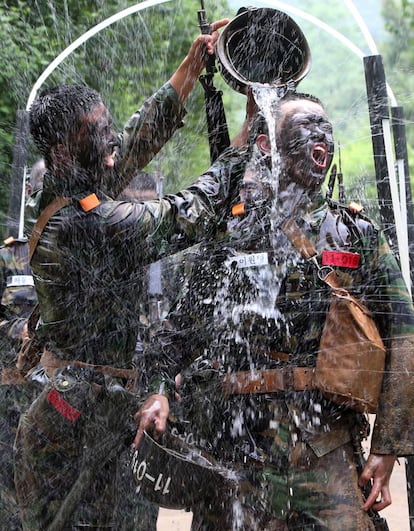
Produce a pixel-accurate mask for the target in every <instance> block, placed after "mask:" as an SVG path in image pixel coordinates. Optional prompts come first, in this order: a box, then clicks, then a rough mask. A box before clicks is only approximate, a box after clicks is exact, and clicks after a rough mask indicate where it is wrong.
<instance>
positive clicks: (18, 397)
mask: <svg viewBox="0 0 414 531" xmlns="http://www.w3.org/2000/svg"><path fill="white" fill-rule="evenodd" d="M39 392H40V391H39V389H38V388H37V387H36V386H35V385H32V384H30V383H28V384H27V385H26V384H9V385H0V529H13V531H17V530H19V529H21V528H22V526H21V520H20V514H19V507H18V504H17V496H16V488H15V484H14V469H13V444H14V439H15V436H16V431H17V426H18V423H19V418H20V415H21V414H22V413H23V412H24V411H26V410H27V409H28V408H29V405H30V404H31V402H32V401H33V400H34V399H35V397H36V395H38V394H39Z"/></svg>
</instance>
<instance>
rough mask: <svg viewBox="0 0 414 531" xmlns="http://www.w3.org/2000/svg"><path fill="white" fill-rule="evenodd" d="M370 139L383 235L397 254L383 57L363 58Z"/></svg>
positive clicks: (371, 56)
mask: <svg viewBox="0 0 414 531" xmlns="http://www.w3.org/2000/svg"><path fill="white" fill-rule="evenodd" d="M364 68H365V81H366V88H367V96H368V109H369V119H370V124H371V139H372V148H373V152H374V165H375V176H376V183H377V194H378V203H379V208H380V215H381V221H382V225H383V229H384V233H385V235H386V237H387V240H388V242H389V243H390V246H391V248H392V250H393V251H394V252H396V253H397V252H398V246H397V233H396V230H395V217H394V212H393V208H392V201H391V190H390V179H389V173H388V165H387V157H386V149H385V141H384V130H383V120H387V119H388V118H389V111H388V97H387V88H386V82H385V73H384V68H383V65H382V58H381V56H380V55H370V56H366V57H364Z"/></svg>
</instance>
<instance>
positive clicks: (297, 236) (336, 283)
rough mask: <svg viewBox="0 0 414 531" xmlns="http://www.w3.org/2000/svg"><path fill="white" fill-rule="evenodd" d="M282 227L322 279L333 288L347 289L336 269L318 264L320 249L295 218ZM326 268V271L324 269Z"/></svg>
mask: <svg viewBox="0 0 414 531" xmlns="http://www.w3.org/2000/svg"><path fill="white" fill-rule="evenodd" d="M281 229H282V230H283V232H284V233H285V234H286V236H287V237H288V239H289V241H290V243H291V244H292V245H293V247H295V249H297V250H298V251H299V252H300V254H301V255H302V256H303V258H304V259H305V260H308V261H309V262H311V263H312V264H313V265H314V267H315V268H316V269H317V270H318V276H319V278H320V279H321V280H323V281H324V282H325V283H326V284H328V286H329V287H330V288H332V289H340V288H341V289H343V291H344V292H345V291H346V290H345V288H343V286H342V283H341V280H340V278H339V276H338V275H337V273H336V271H335V270H333V269H332V268H327V269H326V268H324V267H321V266H320V265H319V264H318V262H317V261H316V257H317V255H318V251H317V250H316V248H315V246H314V245H313V243H312V242H311V241H310V240H309V238H307V237H306V236H305V234H303V232H302V231H301V230H300V228H299V226H298V224H297V223H296V221H295V220H294V219H292V218H290V219H287V220H286V221H285V222H284V223H283V224H282V226H281ZM325 269H326V271H323V270H325Z"/></svg>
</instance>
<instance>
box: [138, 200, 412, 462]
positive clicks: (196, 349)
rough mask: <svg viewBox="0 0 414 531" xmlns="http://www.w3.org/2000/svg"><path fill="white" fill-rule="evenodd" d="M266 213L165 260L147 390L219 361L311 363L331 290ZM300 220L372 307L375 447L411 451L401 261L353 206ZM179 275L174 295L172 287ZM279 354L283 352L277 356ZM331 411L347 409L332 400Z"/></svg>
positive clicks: (240, 365)
mask: <svg viewBox="0 0 414 531" xmlns="http://www.w3.org/2000/svg"><path fill="white" fill-rule="evenodd" d="M262 214H263V212H262ZM264 219H266V216H265V215H260V214H259V215H256V217H255V220H254V223H253V224H252V220H247V219H239V220H238V219H233V220H232V219H230V222H229V225H228V226H229V228H230V229H231V230H230V231H228V232H227V233H226V234H224V236H223V237H222V238H221V239H220V240H218V241H217V240H215V241H214V242H210V243H209V244H203V245H201V246H197V247H194V248H192V249H188V250H186V251H184V253H181V254H180V255H178V256H177V257H176V259H174V257H169V258H167V259H165V260H164V261H163V262H164V264H163V269H164V271H165V274H164V276H165V278H166V279H165V281H164V282H165V286H166V287H165V292H166V293H167V295H168V296H169V298H170V302H169V312H168V313H166V312H165V310H164V312H163V314H162V318H161V320H160V321H159V322H158V323H154V324H153V325H152V326H150V327H149V330H148V333H147V344H146V347H145V348H144V355H143V358H142V363H143V365H144V366H143V369H142V373H143V374H146V375H147V380H146V381H145V382H144V384H145V385H147V386H148V387H149V389H150V391H157V389H158V388H159V386H160V378H161V382H162V386H163V388H167V389H168V388H169V389H172V387H173V382H174V377H175V375H177V374H178V373H184V375H185V374H186V372H187V373H188V374H189V375H190V376H191V377H192V376H194V373H196V374H195V377H196V381H198V382H200V381H202V380H203V378H204V377H205V376H206V375H208V373H209V371H210V372H211V371H212V370H213V367H214V366H217V362H218V363H219V365H220V370H222V372H227V371H237V370H254V369H257V370H260V369H267V368H277V367H284V366H286V365H293V366H306V367H312V366H314V365H315V362H316V356H317V351H318V348H319V343H320V337H321V333H322V329H323V326H324V322H325V315H326V312H327V310H328V307H329V299H330V289H329V288H328V287H327V286H326V285H325V283H324V282H322V281H321V280H320V279H319V278H318V274H317V270H316V268H315V267H313V266H312V265H311V264H310V263H309V262H306V261H304V260H303V258H302V257H301V256H300V255H299V254H298V251H297V250H296V249H294V248H293V247H292V245H291V244H290V242H289V241H288V240H287V239H286V236H285V235H284V233H283V232H282V231H280V230H275V232H274V234H270V232H269V226H268V225H267V224H266V223H265V222H263V220H264ZM298 223H300V225H301V227H302V231H303V232H305V233H306V234H307V236H308V237H309V238H310V239H311V240H312V241H313V243H314V245H315V247H316V248H317V250H318V254H319V256H318V260H319V262H320V264H321V265H322V264H330V266H331V267H333V268H334V269H336V271H337V272H338V274H339V275H340V276H341V278H342V282H343V284H344V285H345V286H347V288H348V290H350V291H351V292H352V294H354V295H355V296H357V297H358V298H359V299H360V300H362V301H363V302H364V303H365V304H366V305H367V306H368V307H369V309H370V310H371V311H372V313H373V316H374V318H375V321H376V323H377V325H378V328H379V330H380V333H381V336H382V338H383V340H384V342H385V345H386V347H387V357H386V367H385V371H384V381H383V391H382V393H381V397H380V406H379V411H378V415H377V420H376V425H375V430H374V434H373V439H372V451H373V452H377V453H380V454H384V453H385V454H396V455H409V454H413V453H414V439H413V437H412V433H413V429H414V425H413V423H414V415H413V413H414V391H413V390H414V385H413V384H414V310H413V306H412V301H411V298H410V296H409V293H408V291H407V289H406V287H405V284H404V281H403V279H402V276H401V272H400V269H399V266H398V264H397V262H396V260H395V257H394V256H393V255H392V253H391V252H390V249H389V247H388V246H387V244H386V242H385V240H384V237H383V235H382V234H381V232H380V231H378V230H377V228H376V227H375V226H374V225H373V224H372V223H371V222H370V221H369V220H368V219H366V218H365V217H364V216H362V215H358V214H355V213H353V212H352V211H350V210H348V209H347V208H343V207H341V208H328V207H327V206H324V207H322V208H320V209H318V210H316V211H314V212H313V213H312V214H311V215H308V216H306V217H304V218H303V219H301V220H298ZM281 250H282V251H281ZM183 255H184V256H183ZM338 260H340V261H342V264H340V263H339V262H338ZM173 276H175V278H177V279H178V283H179V284H180V285H181V288H180V290H179V292H178V294H177V291H175V292H174V290H172V291H171V290H168V285H170V284H172V283H173V281H172V280H171V278H172V277H173ZM144 343H145V341H144ZM281 352H282V353H284V354H286V355H287V356H285V357H283V356H275V353H281ZM194 360H196V362H194ZM212 362H213V363H212ZM157 370H158V374H156V371H157ZM401 382H402V384H401ZM215 394H217V391H216V392H215ZM299 395H301V393H297V396H296V397H295V399H294V400H295V401H296V402H297V401H298V400H299V401H300V400H303V402H301V406H300V410H301V411H302V414H303V415H305V411H306V410H307V409H309V415H310V416H311V415H312V411H311V404H312V403H313V401H312V400H310V399H309V396H308V395H307V394H306V393H305V395H304V396H302V397H300V396H299ZM302 395H303V393H302ZM203 396H205V394H204V395H203ZM264 400H266V399H264ZM257 401H258V403H260V399H259V398H257ZM327 402H329V401H327ZM229 407H230V406H228V407H225V408H223V411H227V413H228V411H229ZM230 409H231V407H230ZM325 409H326V411H327V412H328V413H327V414H328V415H330V416H332V417H333V416H339V415H341V412H340V410H338V408H336V407H334V406H332V404H329V403H328V404H326V406H325ZM203 411H206V408H204V409H203ZM253 416H255V417H256V418H258V416H260V413H259V412H256V413H255V414H254V415H253ZM305 416H306V415H305ZM219 424H220V422H219Z"/></svg>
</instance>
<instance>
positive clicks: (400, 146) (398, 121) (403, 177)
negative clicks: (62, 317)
mask: <svg viewBox="0 0 414 531" xmlns="http://www.w3.org/2000/svg"><path fill="white" fill-rule="evenodd" d="M391 116H392V127H393V132H394V142H395V155H396V157H397V164H398V168H399V174H400V192H401V195H402V192H403V191H405V197H406V211H407V227H408V241H409V242H411V244H409V256H410V276H411V283H413V281H414V247H413V245H414V210H413V198H412V192H411V183H410V170H409V165H408V154H407V139H406V134H405V122H404V113H403V109H402V107H392V108H391ZM405 474H406V478H407V498H408V512H409V521H410V530H411V531H414V457H406V459H405Z"/></svg>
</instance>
